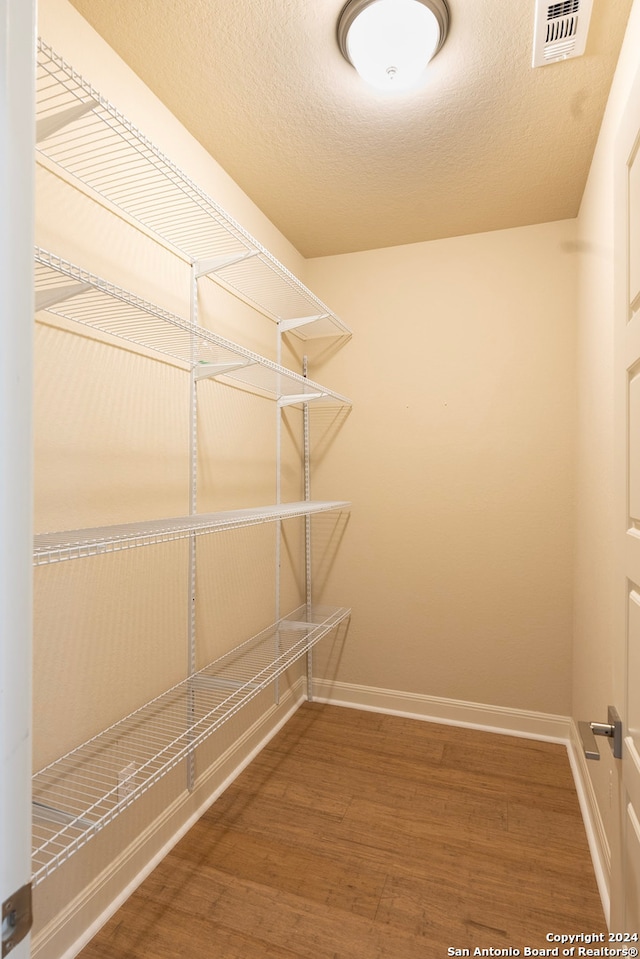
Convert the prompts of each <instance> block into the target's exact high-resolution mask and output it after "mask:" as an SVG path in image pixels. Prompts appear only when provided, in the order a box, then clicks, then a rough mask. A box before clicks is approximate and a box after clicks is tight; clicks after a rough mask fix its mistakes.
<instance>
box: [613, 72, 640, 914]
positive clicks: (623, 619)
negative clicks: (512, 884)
mask: <svg viewBox="0 0 640 959" xmlns="http://www.w3.org/2000/svg"><path fill="white" fill-rule="evenodd" d="M638 143H640V62H639V63H638V65H637V67H636V71H635V75H634V78H633V82H632V83H631V85H630V88H629V94H628V96H627V99H626V102H625V105H624V109H623V111H622V114H621V116H620V121H619V124H618V131H617V135H616V138H615V143H614V152H613V164H614V165H613V177H614V204H613V216H614V248H613V270H614V301H613V309H614V312H613V323H614V344H615V350H614V399H615V408H614V411H615V423H614V438H615V478H616V490H615V495H616V511H615V522H616V597H615V599H616V611H615V622H614V636H613V638H612V667H613V668H612V689H613V702H614V704H615V705H616V707H617V708H618V711H619V712H620V716H621V718H622V732H623V758H622V760H621V761H620V762H617V763H615V778H616V799H617V802H616V803H615V808H614V810H613V812H614V816H613V822H612V828H611V834H610V849H611V888H610V925H609V928H610V929H611V930H612V931H614V932H624V931H629V932H639V931H640V930H630V929H626V926H625V912H626V907H625V902H626V897H627V894H628V891H629V883H628V877H627V875H626V870H625V844H626V828H627V825H626V823H627V802H628V796H627V788H626V784H625V775H626V776H627V778H628V767H629V764H630V763H632V759H631V758H630V755H629V749H628V745H627V742H626V741H625V740H626V737H627V735H628V720H629V683H628V676H627V653H628V650H627V644H628V630H629V624H628V618H629V584H630V582H631V581H632V579H631V577H630V576H629V573H630V569H631V567H633V569H634V570H635V571H636V575H634V576H633V581H634V582H636V585H640V567H639V566H638V560H639V559H640V554H638V551H637V547H635V548H634V550H633V554H634V555H632V552H630V545H629V542H628V540H629V533H628V529H629V522H630V521H629V479H628V476H629V472H628V456H629V440H628V426H629V390H628V367H629V362H628V356H629V348H630V346H631V345H633V346H634V349H633V353H634V355H639V351H638V343H637V340H638V330H639V329H640V316H639V315H638V314H637V313H636V318H635V323H634V327H637V328H638V329H635V330H632V329H631V327H630V323H629V320H628V316H629V272H630V271H629V217H628V195H629V177H628V172H627V171H628V167H627V159H628V157H629V155H630V153H631V152H632V145H633V144H636V145H637V144H638ZM639 249H640V247H639ZM629 368H630V367H629Z"/></svg>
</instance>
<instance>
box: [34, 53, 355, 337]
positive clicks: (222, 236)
mask: <svg viewBox="0 0 640 959" xmlns="http://www.w3.org/2000/svg"><path fill="white" fill-rule="evenodd" d="M36 94H37V106H36V140H37V150H38V152H39V153H40V155H41V156H42V157H46V158H47V159H48V160H49V161H50V162H52V163H54V164H55V165H56V167H58V168H61V169H62V170H64V171H65V172H66V173H67V174H70V175H71V176H72V177H74V178H77V179H78V180H80V181H81V182H82V183H83V184H85V186H87V187H89V188H90V189H91V190H93V191H95V193H96V194H98V195H99V196H100V197H102V198H103V199H104V200H107V201H108V202H109V203H111V204H113V206H114V207H116V208H117V209H118V210H119V211H120V212H122V213H124V214H125V215H126V216H127V217H129V218H130V219H131V220H133V221H134V222H135V223H137V224H138V225H141V226H142V227H143V228H144V229H146V230H148V231H150V232H151V233H152V234H154V235H155V236H156V237H158V238H159V239H161V240H162V241H163V242H165V243H167V244H169V245H170V246H171V247H173V248H174V249H175V250H177V251H179V252H180V253H181V254H182V256H183V257H185V258H186V259H187V260H189V261H190V262H192V263H194V264H195V265H196V272H197V274H198V275H204V274H208V275H210V276H212V277H214V279H216V280H217V281H218V282H219V283H221V284H222V285H223V286H225V287H226V288H227V289H229V290H231V291H232V292H233V293H235V294H236V295H237V296H239V297H241V298H242V299H243V300H245V301H247V302H249V303H251V304H252V305H253V306H254V307H255V308H256V309H258V310H260V312H262V313H264V314H265V315H266V316H268V317H270V318H271V319H273V320H274V321H275V322H276V323H278V326H279V329H280V330H281V331H282V332H286V331H292V332H295V333H296V335H298V336H299V337H301V338H302V339H307V338H311V337H322V336H336V335H338V336H348V335H349V334H350V332H351V331H350V330H349V328H348V327H347V326H346V324H345V323H343V322H342V320H340V319H339V317H338V316H336V314H335V313H334V312H333V311H332V310H330V309H329V307H327V306H326V305H325V304H324V303H323V302H322V301H321V300H319V299H318V297H317V296H315V295H314V294H313V293H311V291H310V290H308V289H307V288H306V286H304V284H302V283H301V282H300V280H298V279H297V277H295V276H294V275H293V274H292V273H291V272H290V271H289V270H287V269H286V267H285V266H283V264H282V263H280V262H279V261H278V260H277V259H276V258H275V257H274V256H272V254H271V253H269V251H268V250H266V249H265V248H264V247H263V246H262V245H261V244H260V243H259V242H258V241H257V240H256V239H255V238H254V237H252V236H251V234H250V233H248V232H247V231H246V230H245V229H244V228H243V227H242V226H240V224H239V223H237V222H236V221H235V220H234V219H233V218H232V217H231V216H230V215H229V214H228V213H227V212H226V211H225V210H223V209H222V207H220V206H219V205H218V204H217V203H216V202H215V201H214V200H212V199H211V197H210V196H208V195H207V194H206V193H205V192H204V191H203V190H201V189H200V187H199V186H197V185H196V184H195V183H194V182H193V181H192V180H191V179H190V178H189V177H188V176H187V175H186V174H185V173H184V172H183V171H182V170H180V169H179V168H178V167H177V166H176V165H175V164H174V163H173V162H172V161H171V160H169V159H168V158H167V157H166V156H165V155H164V154H163V153H162V152H161V151H160V150H158V148H157V147H156V146H155V145H154V144H153V143H151V141H150V140H148V139H147V138H146V137H145V136H144V135H143V134H142V133H141V132H140V131H139V130H138V129H137V128H136V127H134V126H133V124H132V123H130V122H129V120H127V119H126V118H125V117H124V116H123V115H122V114H121V113H120V112H119V111H118V110H117V109H116V108H115V107H114V106H112V105H111V104H110V103H109V102H108V101H107V100H105V99H104V97H102V96H101V95H100V94H99V93H98V92H97V91H96V90H94V89H93V87H92V86H91V85H90V84H89V83H87V82H86V81H85V80H84V79H83V78H82V77H81V76H79V75H78V74H77V73H76V72H75V70H73V68H72V67H71V66H70V65H69V64H68V63H66V62H65V61H64V60H63V59H62V57H60V56H58V55H57V54H56V53H55V52H54V51H53V50H52V49H51V47H49V46H48V45H47V44H45V43H44V42H43V41H40V42H39V44H38V65H37V81H36Z"/></svg>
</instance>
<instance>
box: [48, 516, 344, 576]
mask: <svg viewBox="0 0 640 959" xmlns="http://www.w3.org/2000/svg"><path fill="white" fill-rule="evenodd" d="M350 505H351V504H350V503H349V502H347V501H335V502H334V501H318V500H316V501H308V500H303V501H301V502H297V503H280V504H278V505H276V506H257V507H252V508H249V509H237V510H226V511H224V512H219V513H201V514H197V513H196V514H194V515H193V516H177V517H172V518H170V519H157V520H148V521H146V522H142V523H121V524H120V525H116V526H103V527H94V528H91V529H78V530H70V531H64V532H57V533H38V534H37V535H36V536H34V548H33V565H34V566H45V565H49V564H51V563H60V562H63V561H64V560H70V559H82V558H85V557H89V556H99V555H101V554H103V553H115V552H118V551H120V550H124V549H134V548H136V547H138V546H152V545H155V544H158V543H168V542H171V541H173V540H177V539H187V538H188V537H189V536H191V535H196V536H202V535H206V534H208V533H218V532H222V531H223V530H231V529H240V528H242V527H245V526H257V525H258V524H260V523H272V522H275V521H276V520H286V519H294V518H295V517H299V516H311V515H313V514H315V513H327V512H331V511H344V510H347V509H349V507H350Z"/></svg>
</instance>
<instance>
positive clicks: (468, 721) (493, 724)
mask: <svg viewBox="0 0 640 959" xmlns="http://www.w3.org/2000/svg"><path fill="white" fill-rule="evenodd" d="M313 698H314V700H315V701H316V702H319V703H331V704H332V705H334V706H350V707H351V708H354V709H368V710H372V711H373V712H378V713H390V714H392V715H396V716H406V717H407V718H409V719H422V720H425V721H427V722H430V723H444V724H446V725H448V726H468V727H470V728H473V729H481V730H485V731H486V732H491V733H502V734H503V735H506V736H519V737H521V738H523V739H540V740H543V741H545V742H552V743H563V744H565V745H566V744H567V743H568V742H569V736H570V727H571V720H570V719H569V717H568V716H554V715H552V714H550V713H536V712H530V711H529V710H526V709H509V708H507V707H504V706H485V705H484V704H483V703H467V702H463V701H461V700H456V699H442V698H440V697H438V696H424V695H422V694H420V693H405V692H400V691H399V690H396V689H377V688H375V687H372V686H357V685H353V684H351V683H337V682H332V681H330V680H323V679H314V681H313Z"/></svg>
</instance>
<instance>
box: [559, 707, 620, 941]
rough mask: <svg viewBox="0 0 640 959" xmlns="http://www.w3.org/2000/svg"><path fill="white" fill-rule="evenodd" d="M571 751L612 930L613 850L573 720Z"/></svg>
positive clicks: (590, 845) (605, 907)
mask: <svg viewBox="0 0 640 959" xmlns="http://www.w3.org/2000/svg"><path fill="white" fill-rule="evenodd" d="M567 751H568V753H569V762H570V763H571V771H572V772H573V779H574V782H575V784H576V791H577V793H578V801H579V802H580V809H581V811H582V819H583V820H584V828H585V830H586V833H587V840H588V842H589V851H590V853H591V860H592V862H593V871H594V872H595V874H596V882H597V883H598V891H599V892H600V899H601V901H602V909H603V912H604V916H605V919H606V920H607V925H608V926H609V928H611V924H610V917H611V895H610V889H611V848H610V846H609V841H608V839H607V834H606V830H605V828H604V822H603V820H602V814H601V812H600V807H599V806H598V802H597V799H596V794H595V790H594V788H593V783H592V782H591V776H590V775H589V768H588V766H587V759H586V758H585V755H584V750H583V749H582V743H581V741H580V733H579V732H578V727H577V726H576V724H575V722H574V721H573V720H571V728H570V738H569V744H568V746H567Z"/></svg>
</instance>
